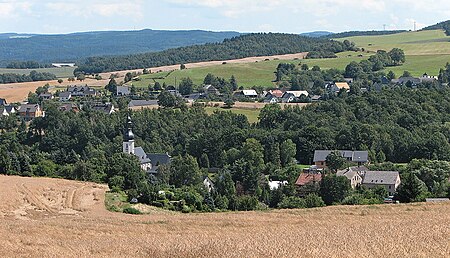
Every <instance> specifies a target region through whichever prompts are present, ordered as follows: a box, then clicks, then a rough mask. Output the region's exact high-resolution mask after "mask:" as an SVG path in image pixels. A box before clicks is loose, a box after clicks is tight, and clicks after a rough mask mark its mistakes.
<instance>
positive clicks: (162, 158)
mask: <svg viewBox="0 0 450 258" xmlns="http://www.w3.org/2000/svg"><path fill="white" fill-rule="evenodd" d="M132 126H133V123H132V122H131V117H130V116H128V118H127V129H126V130H125V132H124V135H123V152H124V153H127V154H131V155H135V156H136V157H138V159H139V162H140V163H141V168H142V169H143V170H144V171H147V172H148V173H150V174H157V173H158V167H159V166H161V165H168V164H170V158H171V157H170V156H169V154H167V153H165V154H160V153H145V151H144V149H142V147H136V146H135V143H134V133H133V129H132Z"/></svg>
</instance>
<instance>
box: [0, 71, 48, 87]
mask: <svg viewBox="0 0 450 258" xmlns="http://www.w3.org/2000/svg"><path fill="white" fill-rule="evenodd" d="M48 80H56V75H54V74H52V73H47V72H42V73H41V72H36V71H31V72H30V74H28V75H26V74H15V73H4V74H0V84H2V83H17V82H34V81H48Z"/></svg>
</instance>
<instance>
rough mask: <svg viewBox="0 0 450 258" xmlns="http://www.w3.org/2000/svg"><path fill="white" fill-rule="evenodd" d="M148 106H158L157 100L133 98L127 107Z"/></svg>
mask: <svg viewBox="0 0 450 258" xmlns="http://www.w3.org/2000/svg"><path fill="white" fill-rule="evenodd" d="M149 106H155V107H158V106H159V105H158V100H156V99H153V100H141V99H133V100H131V101H130V103H128V108H139V107H141V108H144V107H149Z"/></svg>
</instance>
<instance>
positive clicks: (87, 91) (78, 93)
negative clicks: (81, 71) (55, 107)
mask: <svg viewBox="0 0 450 258" xmlns="http://www.w3.org/2000/svg"><path fill="white" fill-rule="evenodd" d="M66 91H68V92H70V93H71V94H72V97H95V96H97V91H96V90H95V89H93V88H91V87H89V86H87V85H85V86H68V87H67V90H66Z"/></svg>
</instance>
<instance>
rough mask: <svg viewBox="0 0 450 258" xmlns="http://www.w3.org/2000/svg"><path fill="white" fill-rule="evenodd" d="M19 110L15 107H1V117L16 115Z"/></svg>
mask: <svg viewBox="0 0 450 258" xmlns="http://www.w3.org/2000/svg"><path fill="white" fill-rule="evenodd" d="M16 112H17V110H16V108H15V107H14V106H11V105H9V106H0V116H9V115H12V114H14V113H16Z"/></svg>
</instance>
